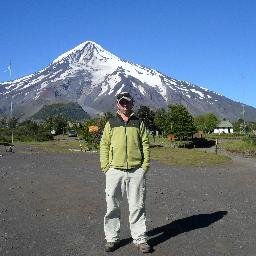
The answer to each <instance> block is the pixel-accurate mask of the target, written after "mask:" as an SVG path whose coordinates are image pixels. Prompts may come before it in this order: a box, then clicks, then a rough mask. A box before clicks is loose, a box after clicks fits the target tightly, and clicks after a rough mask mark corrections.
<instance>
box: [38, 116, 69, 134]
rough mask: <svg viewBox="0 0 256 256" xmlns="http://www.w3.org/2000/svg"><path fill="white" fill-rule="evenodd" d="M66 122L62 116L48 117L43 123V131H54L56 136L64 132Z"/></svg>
mask: <svg viewBox="0 0 256 256" xmlns="http://www.w3.org/2000/svg"><path fill="white" fill-rule="evenodd" d="M67 125H68V121H67V119H66V118H65V117H63V116H56V117H49V118H47V119H46V120H45V121H44V122H43V125H42V126H43V129H44V130H46V131H51V130H55V131H56V134H62V133H63V132H65V130H66V127H67Z"/></svg>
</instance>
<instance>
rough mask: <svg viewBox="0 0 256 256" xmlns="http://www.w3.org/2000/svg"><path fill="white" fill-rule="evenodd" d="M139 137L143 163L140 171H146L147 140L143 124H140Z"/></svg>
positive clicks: (148, 164) (147, 166) (147, 165)
mask: <svg viewBox="0 0 256 256" xmlns="http://www.w3.org/2000/svg"><path fill="white" fill-rule="evenodd" d="M140 135H141V144H142V152H143V162H142V165H141V167H142V169H143V170H144V171H147V170H148V169H149V166H150V162H149V161H150V155H149V139H148V133H147V131H146V127H145V125H144V123H143V122H141V124H140Z"/></svg>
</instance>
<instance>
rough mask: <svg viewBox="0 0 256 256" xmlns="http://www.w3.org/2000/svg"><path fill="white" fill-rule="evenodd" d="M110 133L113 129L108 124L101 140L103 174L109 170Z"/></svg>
mask: <svg viewBox="0 0 256 256" xmlns="http://www.w3.org/2000/svg"><path fill="white" fill-rule="evenodd" d="M110 133H111V127H110V124H109V122H107V123H106V125H105V127H104V130H103V134H102V137H101V140H100V166H101V169H102V171H103V172H106V171H107V170H108V169H109V150H110Z"/></svg>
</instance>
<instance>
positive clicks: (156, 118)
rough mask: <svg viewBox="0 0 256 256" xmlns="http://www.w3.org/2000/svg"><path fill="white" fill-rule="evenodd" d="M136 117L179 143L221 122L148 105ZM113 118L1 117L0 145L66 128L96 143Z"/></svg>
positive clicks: (179, 108) (44, 136)
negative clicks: (91, 127)
mask: <svg viewBox="0 0 256 256" xmlns="http://www.w3.org/2000/svg"><path fill="white" fill-rule="evenodd" d="M136 114H137V116H138V117H139V118H141V119H142V120H143V121H144V123H145V125H146V127H147V129H148V130H149V132H150V133H151V134H153V135H155V134H156V133H158V134H160V135H162V136H164V137H166V136H168V135H170V134H172V135H173V136H175V138H176V139H178V140H186V139H188V138H191V137H192V136H193V134H194V133H196V132H198V131H201V132H203V133H211V132H213V130H214V128H215V127H216V125H217V124H218V123H219V121H220V120H219V118H218V117H217V116H216V115H215V114H213V113H205V114H202V115H199V116H195V117H193V116H192V115H191V114H190V113H189V112H188V110H187V109H186V107H185V106H183V105H180V104H175V105H170V106H168V108H167V109H163V108H161V109H157V110H152V109H150V108H149V107H148V106H140V107H139V109H138V110H136ZM113 115H114V113H110V112H107V113H105V114H104V115H102V116H98V117H95V118H89V117H88V118H86V119H85V120H83V121H80V122H75V121H72V120H69V118H67V117H66V116H65V115H62V114H61V113H59V114H57V115H56V114H55V115H54V116H50V117H47V118H46V119H45V120H42V121H40V122H36V121H33V120H26V121H23V122H19V120H18V119H17V118H15V117H14V118H11V119H10V118H7V117H2V118H0V142H4V141H6V142H8V141H9V142H10V138H11V133H12V131H15V132H14V139H15V140H16V141H33V140H36V141H44V140H52V139H53V134H52V133H51V131H52V130H54V131H55V135H59V134H65V133H66V132H67V130H68V129H74V130H76V131H77V132H78V134H79V136H80V138H81V139H84V140H86V141H88V142H92V141H95V140H97V141H99V138H100V134H101V131H102V129H103V127H104V125H105V123H106V121H107V120H108V119H109V118H111V117H112V116H113ZM244 123H245V122H244V121H243V120H241V119H239V120H237V122H234V123H233V125H234V131H235V132H239V131H241V126H242V125H244ZM93 125H94V126H97V127H98V130H97V132H96V133H95V132H90V130H89V127H90V126H93ZM242 128H243V129H244V130H245V128H246V129H247V131H252V130H253V129H256V124H255V123H250V125H249V124H248V123H247V126H246V127H242Z"/></svg>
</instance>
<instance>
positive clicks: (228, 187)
mask: <svg viewBox="0 0 256 256" xmlns="http://www.w3.org/2000/svg"><path fill="white" fill-rule="evenodd" d="M98 160H99V156H98V154H97V153H83V152H76V153H66V154H65V153H62V154H59V153H45V152H37V150H36V149H33V148H30V147H24V146H23V147H18V148H16V149H15V152H14V153H7V152H4V151H3V150H2V151H1V150H0V255H1V256H5V255H17V256H30V255H31V256H36V255H38V256H39V255H40V256H46V255H47V256H48V255H49V256H73V255H76V256H82V255H86V256H98V255H99V256H100V255H118V256H122V255H124V256H130V255H140V253H139V252H138V251H137V249H136V248H135V247H134V246H133V245H132V243H131V238H130V233H129V225H128V206H127V203H126V200H124V202H123V208H122V227H121V228H122V230H121V238H122V241H121V247H120V248H119V249H118V250H117V251H115V252H113V253H105V252H104V243H105V241H104V234H103V216H104V214H105V207H106V205H105V195H104V187H105V179H104V174H103V173H101V172H100V171H99V163H98ZM147 191H148V193H147V200H146V208H147V221H148V236H149V242H150V243H151V244H152V245H153V246H154V249H155V251H154V252H153V253H152V255H157V256H171V255H175V256H182V255H184V256H207V255H211V256H215V255H216V256H217V255H218V256H221V255H223V256H224V255H225V256H227V255H230V256H236V255H237V256H255V255H256V243H255V229H256V225H255V223H256V221H255V218H256V161H255V159H254V160H249V161H246V160H243V161H241V160H239V159H234V160H233V161H232V163H230V164H228V165H224V166H219V167H214V168H208V167H200V168H189V167H168V166H165V165H162V164H159V163H157V162H154V161H152V167H151V170H150V171H149V172H148V174H147Z"/></svg>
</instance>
